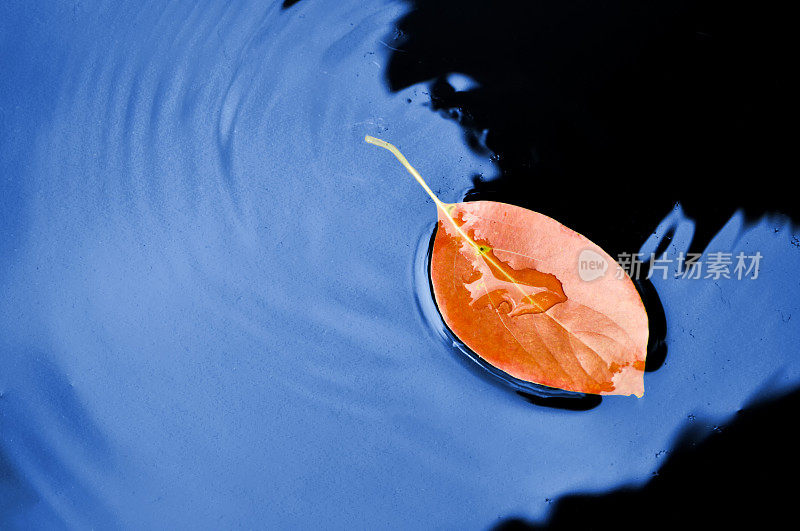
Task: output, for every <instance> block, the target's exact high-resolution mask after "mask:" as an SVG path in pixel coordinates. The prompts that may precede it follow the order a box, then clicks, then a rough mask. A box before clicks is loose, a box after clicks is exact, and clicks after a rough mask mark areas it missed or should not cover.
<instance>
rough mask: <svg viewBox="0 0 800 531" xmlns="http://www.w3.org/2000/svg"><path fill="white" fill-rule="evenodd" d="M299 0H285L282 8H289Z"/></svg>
mask: <svg viewBox="0 0 800 531" xmlns="http://www.w3.org/2000/svg"><path fill="white" fill-rule="evenodd" d="M299 1H300V0H283V4H281V9H288V8H290V7H292V6H293V5H295V4H296V3H297V2H299Z"/></svg>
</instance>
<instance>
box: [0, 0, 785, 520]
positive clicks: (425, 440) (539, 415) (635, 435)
mask: <svg viewBox="0 0 800 531" xmlns="http://www.w3.org/2000/svg"><path fill="white" fill-rule="evenodd" d="M407 9H408V8H407V6H406V5H405V4H404V3H402V2H382V1H374V2H367V3H364V2H356V1H352V0H347V1H340V2H321V1H319V2H318V1H304V2H299V3H297V4H296V5H294V6H292V8H291V9H288V10H282V9H281V4H280V2H272V3H270V2H261V1H242V2H223V1H212V0H207V1H204V2H183V3H179V2H167V1H148V2H143V1H137V2H133V1H127V2H126V1H113V2H112V1H106V2H99V1H98V2H91V1H83V2H62V1H57V0H39V1H34V0H27V1H25V2H22V1H16V0H12V1H6V2H3V3H2V5H0V71H2V72H3V75H2V76H0V177H2V180H0V209H2V210H0V213H1V214H2V215H1V216H0V230H1V231H2V232H0V289H1V291H0V293H2V297H0V527H2V528H22V527H41V526H54V527H62V526H63V527H69V528H87V527H99V528H107V527H120V528H144V527H147V528H220V527H246V528H253V527H255V528H261V527H273V526H294V527H297V526H299V525H301V524H305V525H310V526H314V527H319V526H326V527H345V526H355V527H358V528H363V527H375V526H380V527H395V526H404V527H410V526H415V525H419V524H421V523H425V524H426V525H427V526H430V527H460V526H466V527H468V528H485V527H487V526H491V525H493V524H495V523H496V522H497V521H498V519H500V518H506V517H511V516H518V517H525V518H528V519H532V520H541V519H544V518H546V516H547V513H548V508H549V506H550V504H549V502H548V500H552V499H557V498H558V497H559V496H561V495H564V494H568V493H575V492H603V491H605V490H607V489H611V488H616V487H619V486H622V485H639V484H642V483H644V482H646V481H647V480H648V479H649V478H650V477H651V476H652V474H653V473H654V472H655V471H656V470H657V469H658V467H659V466H660V464H661V462H662V461H663V459H664V458H665V457H664V456H665V455H668V453H669V451H670V449H671V448H672V445H673V444H674V442H675V441H676V439H677V438H678V437H679V435H680V434H681V433H683V431H684V430H686V429H687V428H688V427H689V426H697V425H700V426H702V427H703V429H706V430H708V431H709V432H710V431H711V430H713V429H714V428H715V427H717V426H721V425H724V424H725V422H727V421H728V420H729V419H730V418H731V417H732V416H733V415H734V414H735V412H736V411H737V410H738V409H740V408H742V407H745V406H747V405H748V404H752V403H753V402H754V401H756V400H763V399H764V398H766V397H770V396H779V395H781V394H782V393H785V392H787V391H788V390H790V389H794V388H796V387H797V386H798V385H800V358H798V356H797V355H796V349H797V347H796V345H797V343H798V341H800V328H798V326H797V323H796V320H797V317H796V316H795V317H794V319H792V315H793V313H795V312H796V311H797V310H798V304H800V303H798V300H800V299H798V294H799V293H800V287H799V286H798V281H797V277H796V271H798V268H800V249H798V248H797V246H796V245H793V244H792V238H793V227H792V225H791V224H790V223H789V222H788V221H787V220H786V219H784V218H780V217H776V216H771V217H767V218H764V219H762V220H761V221H759V222H757V223H755V224H746V223H745V222H744V219H743V217H742V215H741V214H737V215H735V216H734V217H733V218H732V219H731V220H730V221H729V222H728V223H727V224H726V226H725V227H724V228H723V229H722V231H721V232H720V233H719V234H718V235H717V237H716V238H715V239H714V240H713V241H712V242H711V244H710V245H709V249H710V250H714V251H730V252H734V253H736V252H738V251H740V250H743V251H745V252H746V253H748V254H752V253H755V252H756V251H759V252H760V253H761V254H762V255H763V256H764V258H763V260H762V267H761V270H760V277H759V278H758V279H757V280H735V279H732V280H719V281H713V280H682V279H679V278H678V279H675V278H672V275H671V276H670V279H669V280H661V279H656V280H654V282H653V283H654V285H655V287H656V289H657V291H658V293H659V296H660V297H661V300H662V303H663V305H664V309H665V313H666V316H667V343H668V352H669V354H668V356H667V359H666V362H665V364H664V366H663V367H662V368H661V369H659V370H658V371H656V372H652V373H648V374H647V375H646V378H645V386H646V393H645V396H644V398H643V399H639V400H637V399H635V398H621V397H610V398H605V399H604V400H603V402H602V404H600V406H598V407H596V408H594V409H591V410H589V411H566V410H560V409H551V408H543V407H537V406H535V405H532V404H530V403H528V402H526V401H524V400H521V399H520V398H519V397H517V396H515V395H514V394H513V393H509V392H508V390H507V389H506V388H504V386H502V385H497V384H496V383H494V382H492V381H490V380H489V379H486V378H484V377H482V376H481V374H480V371H479V370H475V369H474V368H472V367H471V366H470V365H469V364H470V362H469V361H465V359H464V356H463V355H462V354H461V353H460V352H459V350H458V348H455V347H453V345H452V343H448V341H447V339H446V337H445V336H443V335H442V334H441V330H437V329H436V327H434V326H432V325H431V320H430V319H429V318H428V317H427V316H426V315H425V310H424V305H422V306H421V305H420V302H419V297H420V296H423V297H424V293H423V295H420V293H422V292H421V291H420V290H421V287H420V285H419V281H418V280H415V272H416V271H418V268H419V263H418V260H419V252H418V248H419V246H420V242H421V241H423V242H424V241H426V238H428V237H429V236H430V231H431V227H432V223H433V221H434V218H435V208H434V207H433V205H432V203H431V202H430V200H429V199H427V198H426V195H425V194H424V193H423V192H422V191H421V189H419V187H418V186H417V185H416V184H415V183H414V182H413V180H412V179H411V178H410V177H409V176H408V175H407V174H406V173H405V172H404V171H403V170H402V168H400V167H399V165H398V164H397V162H396V161H395V160H394V159H393V158H392V157H390V156H389V155H388V154H387V153H386V152H385V151H382V150H379V149H377V148H374V147H372V146H368V145H366V144H365V143H364V142H363V141H362V139H363V136H364V135H365V134H370V135H374V136H377V137H380V138H385V139H386V140H389V141H391V142H394V143H396V144H397V145H398V146H399V147H400V148H401V149H402V150H403V152H404V153H405V154H406V156H407V157H408V158H409V159H410V160H411V161H412V162H413V163H414V164H415V165H416V166H417V167H418V168H419V170H420V171H421V173H422V174H423V175H424V176H425V177H426V178H427V179H428V181H429V183H430V184H431V186H432V188H433V189H434V191H436V192H437V193H438V194H439V196H440V197H441V198H442V199H443V200H445V201H457V200H459V199H461V198H462V197H463V196H464V194H465V193H466V192H467V191H468V190H469V188H470V186H471V176H472V175H474V174H477V173H481V174H484V175H486V176H490V175H492V174H493V173H495V169H494V166H493V163H492V161H491V160H490V159H489V157H488V155H483V154H476V153H474V152H473V151H471V150H470V149H469V148H468V147H467V145H466V144H465V142H464V137H463V133H462V131H461V129H460V128H459V126H458V124H457V123H455V122H453V121H450V120H448V119H446V118H445V117H443V116H440V115H439V114H437V113H435V112H431V109H430V107H429V102H430V97H429V95H428V91H427V89H426V86H425V85H417V86H413V87H411V88H408V89H405V90H402V91H399V92H391V91H390V90H389V89H388V87H387V83H386V79H385V68H386V63H387V60H388V57H389V55H390V53H391V52H392V50H391V49H390V47H389V45H388V44H387V36H390V35H392V33H393V31H394V28H395V26H394V24H395V22H396V21H397V20H398V19H399V17H401V16H403V15H404V14H405V13H406V12H407ZM456 74H457V73H456ZM409 100H410V101H409ZM664 215H665V218H664V221H663V222H662V224H661V226H660V227H659V228H658V230H656V232H655V234H654V236H653V237H652V238H651V240H649V241H647V242H644V245H643V247H642V250H644V251H646V252H650V251H651V250H653V249H655V247H656V245H657V243H658V241H659V240H660V238H662V237H663V236H664V235H665V234H666V233H668V232H669V231H670V229H674V230H675V234H674V237H673V238H672V241H671V243H670V244H669V247H668V251H669V252H670V253H677V252H678V251H680V250H686V249H687V248H688V246H689V244H690V242H691V237H692V234H693V231H694V230H695V222H694V221H693V220H691V219H689V218H688V217H687V216H686V215H685V214H684V213H683V211H682V210H681V208H680V206H678V207H677V208H676V209H675V210H674V211H672V212H665V213H664ZM415 257H416V258H415ZM416 276H418V275H416ZM665 451H666V453H664V452H665Z"/></svg>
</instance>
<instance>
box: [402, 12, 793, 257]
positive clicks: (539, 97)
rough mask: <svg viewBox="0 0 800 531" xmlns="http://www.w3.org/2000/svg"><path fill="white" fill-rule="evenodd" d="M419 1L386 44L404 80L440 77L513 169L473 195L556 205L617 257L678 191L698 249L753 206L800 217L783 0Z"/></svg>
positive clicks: (470, 131) (502, 169)
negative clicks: (465, 81)
mask: <svg viewBox="0 0 800 531" xmlns="http://www.w3.org/2000/svg"><path fill="white" fill-rule="evenodd" d="M409 3H410V5H411V10H410V12H409V13H408V14H407V15H406V16H405V17H403V18H402V19H401V20H399V21H398V24H397V31H396V32H395V33H394V35H392V36H390V37H392V40H391V42H388V41H387V42H388V44H389V45H391V46H392V47H393V48H397V49H398V51H396V52H394V53H393V54H392V57H391V61H390V64H389V68H388V74H387V75H388V80H389V84H390V87H391V88H392V89H393V90H399V89H402V88H404V87H408V86H410V85H412V84H415V83H420V82H430V85H431V95H432V100H433V107H434V109H436V110H438V111H440V112H442V113H443V114H445V115H447V116H449V117H451V118H453V119H455V120H458V121H459V122H460V124H461V125H462V127H463V129H464V131H465V135H466V137H467V140H468V142H469V144H470V145H471V146H473V147H474V148H475V149H478V150H485V151H486V152H487V153H492V154H493V157H494V159H495V161H496V164H497V167H498V169H499V173H500V176H499V178H497V179H493V180H484V179H483V178H482V177H481V176H476V177H475V179H474V189H473V190H472V191H471V192H470V193H469V194H468V196H467V199H468V200H477V199H490V200H497V201H504V202H511V203H514V204H518V205H520V206H523V207H526V208H530V209H532V210H536V211H538V212H542V213H544V214H547V215H549V216H551V217H553V218H555V219H558V220H559V221H561V222H563V223H564V224H565V225H567V226H569V227H571V228H572V229H574V230H576V231H578V232H580V233H583V234H585V235H586V236H588V237H589V238H590V239H591V240H592V241H594V242H596V243H597V244H598V245H600V246H601V247H603V248H604V249H606V250H607V251H608V252H609V254H611V255H612V256H616V254H617V253H619V252H636V251H637V250H638V248H639V245H641V243H642V242H643V241H644V240H645V239H646V238H647V236H649V234H650V232H651V231H652V230H653V229H654V228H655V227H656V225H657V224H658V222H659V221H660V220H661V219H662V217H663V216H664V215H665V214H666V213H667V212H669V210H670V208H671V207H672V206H673V204H674V203H675V202H678V201H679V202H681V204H682V206H683V209H684V211H685V212H686V213H687V215H688V216H689V217H691V218H694V219H696V220H698V223H697V227H696V233H695V237H694V240H693V243H692V249H691V250H692V251H697V250H702V249H704V248H705V247H706V245H707V244H708V242H709V241H710V239H711V238H712V237H713V236H714V235H715V234H716V233H717V231H718V230H719V228H720V227H721V226H722V225H723V224H724V223H725V221H727V220H728V219H729V218H730V216H731V214H732V213H733V212H734V211H735V210H736V209H738V208H744V209H745V212H746V214H747V215H748V216H749V217H750V219H754V218H759V217H761V216H762V215H763V214H764V213H765V212H767V211H780V212H783V213H786V214H789V215H791V216H793V217H794V219H797V214H798V211H799V208H800V207H798V205H799V204H800V203H798V202H797V201H796V198H795V197H793V196H792V195H791V194H787V193H785V192H782V187H781V185H780V182H781V179H780V177H787V176H788V175H790V174H791V175H795V174H796V171H795V170H792V168H795V167H796V162H795V161H794V160H793V159H790V157H791V156H792V155H791V154H792V153H793V150H792V149H790V147H791V146H790V142H791V140H790V139H791V138H793V135H789V134H788V132H789V128H790V124H792V123H793V122H794V119H793V118H792V116H793V115H796V108H797V105H796V103H795V98H794V97H793V94H794V90H793V89H792V88H791V86H790V82H789V65H790V64H792V60H791V59H792V58H791V56H790V52H789V50H791V49H794V48H795V46H791V42H792V41H794V40H795V37H794V35H795V34H796V33H795V32H794V31H793V30H792V28H791V24H792V23H791V22H790V19H791V17H788V16H785V14H784V13H782V12H781V9H780V7H778V6H779V5H780V4H778V3H774V2H770V3H768V4H759V7H758V9H753V7H752V4H750V3H744V2H735V3H730V2H721V1H708V0H706V1H701V2H689V1H685V0H684V1H682V0H678V1H674V0H660V1H657V2H647V3H642V2H636V1H630V0H628V1H625V0H612V1H611V2H590V1H586V0H577V1H576V0H567V1H564V2H556V1H546V2H545V1H535V2H511V1H508V0H505V1H503V0H500V1H498V2H482V1H460V0H426V1H413V0H410V1H409ZM451 73H460V74H463V75H466V76H468V77H469V78H472V79H473V80H474V81H475V83H476V85H477V86H467V87H459V86H454V83H452V82H451V81H450V78H449V75H450V74H451ZM430 80H433V81H430ZM455 85H458V84H455Z"/></svg>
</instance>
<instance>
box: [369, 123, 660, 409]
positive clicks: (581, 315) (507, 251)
mask: <svg viewBox="0 0 800 531" xmlns="http://www.w3.org/2000/svg"><path fill="white" fill-rule="evenodd" d="M365 140H366V141H367V142H369V143H370V144H374V145H377V146H380V147H383V148H386V149H388V150H389V151H391V152H392V153H393V154H394V155H395V157H397V158H398V160H400V162H401V163H402V164H403V165H404V166H405V167H406V169H407V170H408V171H409V172H410V173H411V174H412V175H413V176H414V178H415V179H416V180H417V182H418V183H419V184H420V185H421V186H422V187H423V188H424V189H425V191H426V192H427V193H428V195H430V196H431V198H432V199H433V202H434V203H435V204H436V207H437V210H438V216H439V222H438V230H437V232H436V239H435V240H434V244H433V254H432V256H431V271H430V273H431V283H432V285H433V293H434V296H435V298H436V303H437V305H438V307H439V311H440V312H441V314H442V317H443V319H444V322H445V323H446V324H447V326H448V327H450V329H451V330H452V331H453V333H454V334H455V335H456V336H457V337H458V338H459V339H460V340H461V341H463V342H464V344H466V345H467V346H468V347H469V348H470V349H472V350H473V351H474V352H475V353H476V354H477V355H478V356H480V357H481V358H483V359H484V360H485V361H486V362H488V363H490V364H491V365H493V366H495V367H497V368H498V369H500V370H501V371H504V372H505V373H507V374H509V375H511V376H513V377H514V378H517V379H519V380H524V381H527V382H533V383H536V384H541V385H545V386H549V387H555V388H558V389H564V390H567V391H574V392H580V393H592V394H602V395H630V394H634V395H636V396H639V397H641V396H642V395H643V394H644V364H645V356H646V354H647V336H648V324H647V314H646V312H645V309H644V305H643V304H642V300H641V298H640V297H639V294H638V292H637V291H636V288H635V287H634V285H633V282H631V279H630V278H629V277H628V276H627V274H625V273H624V271H623V270H622V269H621V268H620V266H619V265H618V264H617V263H616V262H615V261H614V260H613V259H612V258H611V257H610V256H608V254H606V253H605V252H604V251H603V250H602V249H601V248H600V247H598V246H597V245H595V244H594V243H592V242H591V241H590V240H588V239H587V238H586V237H584V236H582V235H581V234H578V233H577V232H575V231H573V230H571V229H569V228H567V227H565V226H564V225H562V224H561V223H559V222H557V221H556V220H554V219H552V218H550V217H547V216H545V215H543V214H539V213H537V212H533V211H531V210H527V209H524V208H520V207H517V206H513V205H508V204H505V203H497V202H494V201H474V202H467V203H455V204H447V203H443V202H441V201H440V200H439V198H437V197H436V195H435V194H434V193H433V191H432V190H431V189H430V188H429V187H428V185H427V184H426V183H425V181H424V180H423V179H422V177H421V176H420V174H419V173H418V172H417V170H415V169H414V168H413V167H412V166H411V164H409V162H408V160H406V158H405V157H404V156H403V155H402V154H401V153H400V151H398V150H397V148H395V147H394V146H393V145H391V144H389V143H388V142H384V141H383V140H379V139H377V138H374V137H371V136H367V137H366V138H365Z"/></svg>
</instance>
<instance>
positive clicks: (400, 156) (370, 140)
mask: <svg viewBox="0 0 800 531" xmlns="http://www.w3.org/2000/svg"><path fill="white" fill-rule="evenodd" d="M364 141H365V142H367V143H368V144H373V145H375V146H378V147H382V148H384V149H388V150H389V151H391V152H392V155H394V156H395V157H397V160H399V161H400V163H401V164H402V165H403V166H405V168H406V169H407V170H408V173H410V174H411V175H413V176H414V179H416V180H417V182H418V183H419V184H420V186H422V188H424V189H425V191H426V192H428V195H429V196H431V199H433V202H434V203H436V206H437V207H439V208H442V209H444V210H445V212H446V211H447V209H446V208H445V207H446V205H445V203H442V202H441V201H440V200H439V198H438V197H436V194H434V193H433V190H431V188H430V187H429V186H428V183H426V182H425V179H423V178H422V175H420V174H419V172H418V171H417V170H416V168H414V166H412V165H411V163H410V162H408V159H406V158H405V157H404V156H403V154H402V153H400V150H399V149H397V148H396V147H394V146H393V145H392V144H390V143H389V142H386V141H385V140H381V139H380V138H375V137H374V136H369V135H367V136H365V137H364Z"/></svg>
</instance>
